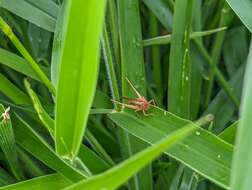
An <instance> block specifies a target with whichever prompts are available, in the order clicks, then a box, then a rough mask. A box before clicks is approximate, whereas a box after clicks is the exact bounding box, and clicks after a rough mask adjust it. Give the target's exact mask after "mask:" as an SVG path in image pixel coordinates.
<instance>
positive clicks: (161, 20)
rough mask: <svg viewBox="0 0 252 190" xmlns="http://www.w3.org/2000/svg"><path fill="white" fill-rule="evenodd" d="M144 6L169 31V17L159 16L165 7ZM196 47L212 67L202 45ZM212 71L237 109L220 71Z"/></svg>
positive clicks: (233, 97)
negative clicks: (153, 10)
mask: <svg viewBox="0 0 252 190" xmlns="http://www.w3.org/2000/svg"><path fill="white" fill-rule="evenodd" d="M153 2H154V1H153ZM210 3H211V2H210ZM146 5H147V6H148V8H149V9H151V10H152V9H155V10H157V11H155V12H153V13H154V14H155V16H156V17H157V18H158V19H159V20H160V22H161V23H162V24H163V26H164V27H165V28H166V29H167V30H168V31H170V28H171V26H169V25H168V24H167V22H166V21H167V20H169V19H170V17H169V16H167V15H166V14H161V13H162V8H164V7H165V6H164V7H159V6H158V4H157V3H152V4H148V3H146ZM194 41H195V40H194ZM195 42H197V41H195ZM196 46H197V48H198V49H199V51H200V53H201V55H202V56H203V57H204V58H205V59H206V61H207V63H208V64H209V65H210V66H211V65H212V61H211V57H210V56H209V54H208V52H207V50H206V49H205V47H204V46H203V45H201V44H199V43H196ZM214 69H215V74H216V78H217V80H218V82H219V83H220V85H221V86H222V88H223V89H224V90H225V92H226V93H227V95H228V96H229V98H230V99H231V100H232V101H233V103H234V105H236V106H237V107H239V101H238V100H237V98H236V97H235V96H234V93H233V91H232V88H231V87H230V86H229V85H228V83H227V81H226V80H225V77H224V76H223V74H222V73H221V72H220V70H219V69H218V68H217V67H215V68H214Z"/></svg>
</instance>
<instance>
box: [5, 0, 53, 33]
mask: <svg viewBox="0 0 252 190" xmlns="http://www.w3.org/2000/svg"><path fill="white" fill-rule="evenodd" d="M0 6H1V7H4V8H5V9H7V10H9V11H10V12H12V13H14V14H16V15H18V16H20V17H22V18H24V19H26V20H28V21H29V22H32V23H33V24H36V25H37V26H39V27H42V28H44V29H45V30H48V31H51V32H53V31H54V27H55V22H56V20H55V17H54V16H56V14H57V8H56V5H55V3H54V2H53V1H44V0H43V1H39V0H36V1H31V0H22V1H20V0H0ZM45 9H46V10H47V11H45Z"/></svg>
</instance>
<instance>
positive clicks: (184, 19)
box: [168, 0, 193, 118]
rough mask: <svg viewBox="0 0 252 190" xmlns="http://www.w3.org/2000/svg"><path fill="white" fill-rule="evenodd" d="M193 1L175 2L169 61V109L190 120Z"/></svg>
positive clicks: (181, 0)
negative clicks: (190, 49)
mask: <svg viewBox="0 0 252 190" xmlns="http://www.w3.org/2000/svg"><path fill="white" fill-rule="evenodd" d="M192 6H193V0H189V1H183V0H177V1H176V2H175V11H174V20H173V23H174V25H173V32H172V39H171V51H170V60H169V79H168V81H169V82H168V83H169V84H168V109H169V110H170V111H171V112H173V113H175V114H177V115H179V116H183V117H185V118H190V97H191V85H190V84H191V63H190V60H189V36H190V31H191V20H192Z"/></svg>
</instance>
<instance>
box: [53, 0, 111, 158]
mask: <svg viewBox="0 0 252 190" xmlns="http://www.w3.org/2000/svg"><path fill="white" fill-rule="evenodd" d="M66 3H67V9H66V10H67V14H68V16H67V17H66V20H65V21H66V24H65V27H64V28H63V33H64V37H63V39H62V46H63V48H62V49H63V50H62V52H61V53H62V54H61V57H60V60H59V62H60V63H59V64H60V74H59V82H58V87H57V100H56V121H55V122H56V129H55V140H56V151H57V153H58V154H59V155H60V156H64V157H68V158H70V159H73V158H74V157H75V156H76V155H77V154H78V151H79V147H80V144H81V141H82V137H83V134H84V131H85V127H86V122H87V118H88V114H89V109H90V107H91V104H92V100H93V97H94V92H95V87H96V80H97V74H98V66H99V63H98V57H99V56H98V52H99V51H98V50H99V37H100V34H101V31H102V25H103V19H104V11H105V5H106V1H105V0H102V1H88V2H87V1H82V0H77V1H68V2H66ZM83 9H84V10H83ZM94 10H95V11H94ZM79 15H82V17H80V19H76V18H77V17H79ZM66 26H67V27H66ZM73 47H76V48H73ZM69 82H71V85H68V84H69Z"/></svg>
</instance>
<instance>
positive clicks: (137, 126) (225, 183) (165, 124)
mask: <svg viewBox="0 0 252 190" xmlns="http://www.w3.org/2000/svg"><path fill="white" fill-rule="evenodd" d="M150 113H152V114H153V116H148V117H143V116H141V115H138V116H134V115H132V114H129V113H124V112H122V113H114V114H110V115H109V117H110V118H111V119H112V120H113V121H114V122H115V123H116V124H117V125H118V126H120V127H122V128H123V129H124V130H126V131H128V132H129V133H131V134H132V135H135V136H136V137H138V138H140V139H142V140H143V141H145V142H147V143H149V144H153V143H154V142H155V141H156V140H158V139H160V138H162V137H163V136H165V135H167V134H170V133H171V132H173V131H174V130H176V129H178V128H180V127H181V126H184V125H186V124H188V123H190V121H187V120H184V119H181V118H179V117H177V116H175V115H173V114H171V113H169V112H166V111H164V110H160V109H159V108H153V109H151V110H150ZM232 152H233V147H232V146H231V145H230V144H229V143H226V142H225V141H223V140H221V139H220V138H218V137H217V136H215V135H213V134H212V133H210V132H208V131H206V130H204V129H198V130H197V132H196V133H195V134H194V135H192V136H191V137H190V138H188V139H185V140H184V141H183V142H181V143H179V144H178V145H176V146H175V147H173V148H172V149H170V150H169V151H165V154H168V155H170V156H171V157H173V158H175V159H176V160H178V161H180V162H181V163H183V164H185V165H186V166H188V167H189V168H191V169H193V170H194V171H196V172H197V173H199V174H200V175H202V176H204V177H205V178H207V179H209V180H210V181H212V182H214V183H216V184H218V185H220V186H222V187H224V188H229V176H230V169H231V168H230V167H231V159H232Z"/></svg>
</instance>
